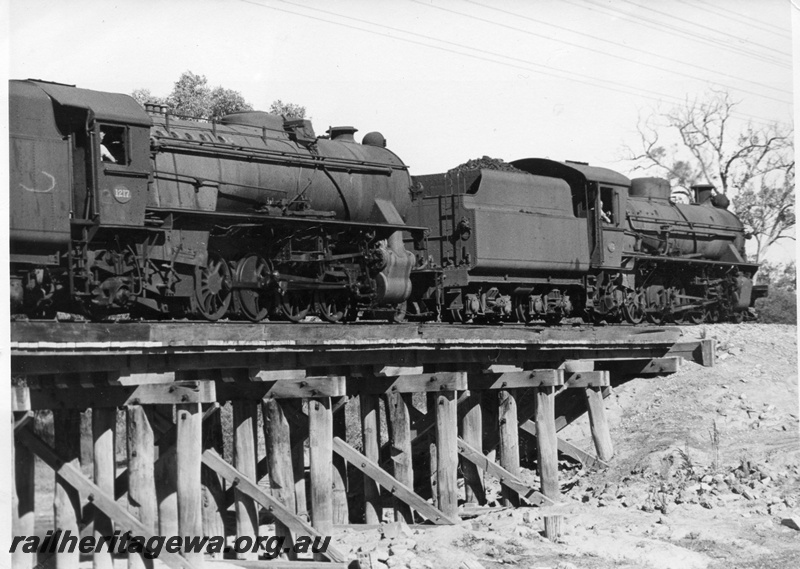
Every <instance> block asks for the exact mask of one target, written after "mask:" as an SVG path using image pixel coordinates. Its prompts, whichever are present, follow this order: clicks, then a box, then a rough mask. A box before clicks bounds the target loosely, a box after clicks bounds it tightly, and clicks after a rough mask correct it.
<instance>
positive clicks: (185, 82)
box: [131, 71, 306, 120]
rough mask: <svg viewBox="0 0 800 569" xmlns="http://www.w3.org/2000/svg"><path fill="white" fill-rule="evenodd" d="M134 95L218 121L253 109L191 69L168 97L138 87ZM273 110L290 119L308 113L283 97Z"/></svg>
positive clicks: (141, 100)
mask: <svg viewBox="0 0 800 569" xmlns="http://www.w3.org/2000/svg"><path fill="white" fill-rule="evenodd" d="M131 96H132V97H133V98H134V99H136V101H137V102H138V103H139V104H140V105H142V106H144V104H145V103H149V102H153V103H158V104H162V105H167V108H168V110H169V112H170V113H173V114H176V115H180V116H183V117H186V118H192V119H212V120H216V119H219V118H220V117H223V116H225V115H227V114H230V113H236V112H239V111H252V110H253V106H252V105H251V104H250V103H248V102H247V101H246V100H245V98H244V97H243V96H242V94H241V93H239V92H238V91H234V90H233V89H226V88H224V87H221V86H219V87H214V88H213V89H212V88H211V87H209V86H208V79H206V76H205V75H198V74H196V73H192V72H191V71H185V72H184V73H182V74H181V76H180V78H179V79H178V80H177V81H176V82H175V85H174V87H173V88H172V92H171V93H170V94H169V95H168V96H167V97H156V96H154V95H153V94H152V93H151V92H150V89H136V90H135V91H133V93H131ZM269 112H271V113H273V114H276V115H282V116H284V117H286V118H289V119H302V118H305V116H306V108H305V107H303V106H301V105H296V104H294V103H284V102H283V101H281V100H280V99H277V100H275V101H273V102H272V105H270V108H269Z"/></svg>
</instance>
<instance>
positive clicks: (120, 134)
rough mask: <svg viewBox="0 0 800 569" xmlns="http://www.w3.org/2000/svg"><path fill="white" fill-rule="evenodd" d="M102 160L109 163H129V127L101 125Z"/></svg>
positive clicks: (122, 164) (124, 164) (125, 164)
mask: <svg viewBox="0 0 800 569" xmlns="http://www.w3.org/2000/svg"><path fill="white" fill-rule="evenodd" d="M99 140H100V160H102V161H103V162H105V163H107V164H119V165H121V166H127V165H128V129H127V128H126V127H124V126H115V125H109V124H102V125H100V134H99Z"/></svg>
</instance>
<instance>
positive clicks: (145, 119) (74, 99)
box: [9, 79, 153, 126]
mask: <svg viewBox="0 0 800 569" xmlns="http://www.w3.org/2000/svg"><path fill="white" fill-rule="evenodd" d="M10 83H11V85H10V86H9V87H10V88H12V89H13V85H14V83H28V84H32V85H36V86H37V87H39V88H40V89H41V90H42V91H44V92H45V93H46V94H47V96H49V97H50V98H51V99H52V100H53V101H55V102H56V103H58V104H60V105H62V106H65V107H74V108H79V109H86V110H87V111H90V112H91V113H92V114H93V115H94V118H95V120H99V121H109V122H115V123H123V124H133V125H140V126H151V125H152V124H153V121H152V119H151V118H150V116H149V115H148V114H147V113H146V112H145V111H144V109H143V108H142V107H141V105H139V103H137V102H136V101H135V100H134V99H133V97H131V96H129V95H123V94H121V93H106V92H103V91H93V90H91V89H79V88H77V87H75V86H73V85H64V84H63V83H50V82H48V81H41V80H38V79H27V80H13V81H11V82H10Z"/></svg>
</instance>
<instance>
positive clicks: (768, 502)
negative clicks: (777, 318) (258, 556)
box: [86, 324, 800, 569]
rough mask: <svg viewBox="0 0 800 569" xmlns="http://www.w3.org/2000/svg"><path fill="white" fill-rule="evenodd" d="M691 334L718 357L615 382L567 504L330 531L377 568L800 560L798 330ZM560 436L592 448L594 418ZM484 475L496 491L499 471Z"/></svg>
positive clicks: (718, 329)
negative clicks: (595, 443) (602, 427)
mask: <svg viewBox="0 0 800 569" xmlns="http://www.w3.org/2000/svg"><path fill="white" fill-rule="evenodd" d="M684 334H685V335H686V336H687V337H689V338H691V337H698V336H699V337H708V338H715V339H716V340H717V358H718V359H717V365H716V367H714V368H703V367H700V366H698V365H695V364H691V363H687V364H686V365H685V366H684V368H683V369H682V370H681V371H680V372H678V373H676V374H673V375H671V376H668V377H659V378H637V379H633V380H631V381H628V382H626V383H624V384H623V385H620V386H618V387H616V388H615V389H614V394H613V395H612V396H611V397H610V398H608V399H607V400H606V404H607V409H608V412H609V420H610V423H611V429H612V432H611V434H612V438H613V441H614V445H615V458H614V460H613V464H612V465H611V466H610V467H609V468H608V469H606V470H600V471H586V470H585V469H583V468H581V467H580V466H579V465H576V464H574V463H569V461H562V470H561V475H560V476H561V481H562V492H563V495H564V497H563V503H562V504H561V505H559V506H557V507H555V508H549V509H544V508H518V509H516V510H511V509H499V510H496V511H492V512H490V513H484V514H482V515H480V516H477V517H474V518H471V519H467V520H465V521H464V522H463V523H462V524H461V525H459V526H447V527H444V526H442V527H430V528H429V529H418V527H419V526H416V527H414V528H409V527H408V526H404V525H398V524H387V525H385V526H383V527H382V528H381V529H372V530H368V531H363V530H356V529H343V530H337V531H336V532H335V533H334V537H333V542H334V543H335V544H336V545H337V547H338V548H340V549H341V550H343V551H344V552H346V553H348V554H349V555H350V556H351V558H353V559H356V558H357V559H359V560H360V561H361V564H362V567H372V568H375V569H383V568H384V567H398V568H402V567H408V568H411V569H423V568H430V569H433V568H438V567H454V568H459V569H479V568H480V567H485V568H487V569H494V568H497V567H500V566H504V565H517V566H519V567H530V568H539V569H544V568H551V569H590V568H598V569H606V568H612V567H614V568H636V569H646V568H657V569H667V568H675V569H693V568H697V569H702V568H708V569H722V568H725V569H731V568H739V569H756V568H764V569H767V568H769V569H788V568H794V567H800V433H799V432H798V379H797V338H796V334H797V329H796V327H794V326H783V325H764V324H745V325H739V326H736V325H729V324H718V325H709V326H698V327H691V328H690V327H687V328H685V329H684ZM561 436H563V437H564V438H566V439H567V440H569V441H571V442H573V443H574V444H576V445H578V446H580V447H581V448H584V449H587V450H590V449H591V448H592V442H591V437H590V431H589V426H588V421H587V419H586V417H583V418H582V419H581V420H579V421H577V422H575V423H574V424H573V425H571V426H570V427H568V428H567V429H566V430H564V431H562V433H561ZM525 475H526V476H527V478H528V479H529V480H530V481H531V482H532V484H533V485H536V480H535V475H534V474H533V473H531V472H527V471H526V473H525ZM487 483H488V485H489V488H491V489H492V491H493V492H494V497H496V496H497V491H498V490H499V487H498V485H497V483H496V482H489V481H488V480H487ZM552 514H557V515H562V516H563V517H564V525H563V535H562V537H561V539H559V540H558V541H557V542H551V541H549V540H547V539H545V538H544V537H543V535H542V533H543V520H542V518H543V516H545V515H552ZM791 520H794V521H795V522H794V523H796V524H798V525H797V526H796V527H792V525H793V522H792V521H791ZM270 529H271V528H263V530H265V531H266V532H268V531H269V530H270ZM118 562H119V563H120V565H119V566H120V567H124V566H125V565H124V560H122V559H120V560H118ZM87 563H88V564H87V565H86V566H87V567H88V566H89V564H90V562H87ZM156 565H157V566H159V565H161V563H157V564H156ZM226 565H227V564H224V563H220V564H214V566H215V567H218V568H219V569H222V568H223V567H225V566H226ZM227 567H233V566H232V565H227Z"/></svg>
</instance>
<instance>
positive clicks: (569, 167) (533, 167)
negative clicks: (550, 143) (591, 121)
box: [511, 158, 631, 187]
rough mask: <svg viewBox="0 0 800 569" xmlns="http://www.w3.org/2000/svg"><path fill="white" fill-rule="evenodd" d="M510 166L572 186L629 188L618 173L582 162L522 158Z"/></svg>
mask: <svg viewBox="0 0 800 569" xmlns="http://www.w3.org/2000/svg"><path fill="white" fill-rule="evenodd" d="M511 164H512V166H515V167H516V168H519V169H520V170H525V171H526V172H530V173H531V174H538V175H540V176H548V177H551V178H562V179H564V180H566V181H567V183H569V185H570V186H573V185H574V183H575V182H576V181H582V182H583V184H585V183H586V182H599V183H601V184H613V185H615V186H626V187H630V185H631V181H630V179H628V178H627V177H625V176H623V175H622V174H620V173H619V172H615V171H614V170H609V169H608V168H600V167H598V166H589V165H588V164H584V163H583V162H569V161H567V162H559V161H558V160H548V159H547V158H523V159H521V160H515V161H514V162H512V163H511Z"/></svg>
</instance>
